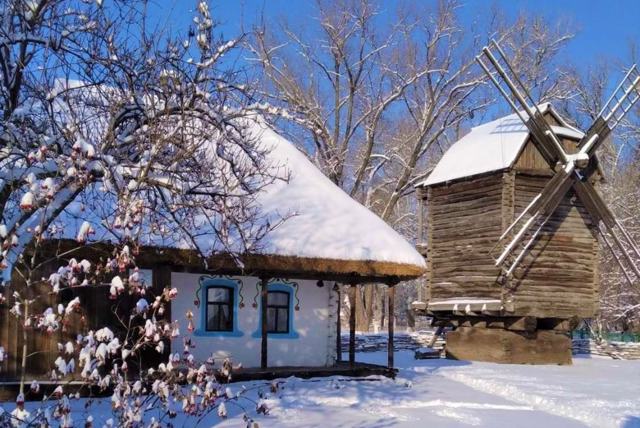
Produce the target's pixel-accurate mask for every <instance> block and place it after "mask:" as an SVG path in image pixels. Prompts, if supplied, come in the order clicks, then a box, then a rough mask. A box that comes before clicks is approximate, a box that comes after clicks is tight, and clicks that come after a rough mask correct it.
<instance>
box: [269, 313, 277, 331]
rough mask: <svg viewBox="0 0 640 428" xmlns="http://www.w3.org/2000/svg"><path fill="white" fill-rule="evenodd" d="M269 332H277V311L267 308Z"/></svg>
mask: <svg viewBox="0 0 640 428" xmlns="http://www.w3.org/2000/svg"><path fill="white" fill-rule="evenodd" d="M267 331H276V309H274V308H269V307H268V308H267Z"/></svg>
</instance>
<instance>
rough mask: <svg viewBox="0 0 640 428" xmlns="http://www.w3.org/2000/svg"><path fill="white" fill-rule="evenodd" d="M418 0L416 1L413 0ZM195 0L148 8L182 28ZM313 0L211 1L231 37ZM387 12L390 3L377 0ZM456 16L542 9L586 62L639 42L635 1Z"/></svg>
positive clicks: (539, 3)
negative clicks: (567, 26) (567, 30)
mask: <svg viewBox="0 0 640 428" xmlns="http://www.w3.org/2000/svg"><path fill="white" fill-rule="evenodd" d="M416 1H421V0H416ZM195 3H196V2H195V0H151V5H150V12H151V13H152V15H153V16H154V18H155V19H157V20H158V22H159V23H161V26H162V27H165V28H166V27H173V28H185V27H186V26H187V25H188V24H189V22H190V20H191V18H192V16H193V15H192V13H191V10H193V8H194V7H195ZM314 3H315V1H313V0H309V1H303V0H213V1H212V3H211V5H212V8H213V15H214V16H215V17H216V18H217V19H218V20H220V21H221V22H222V24H223V25H222V27H221V29H222V31H223V32H224V33H225V35H226V36H227V37H232V36H233V35H234V34H237V32H238V31H239V29H240V25H241V23H242V22H243V23H244V24H245V25H246V26H248V27H250V26H251V25H252V24H254V23H256V22H259V20H260V17H261V15H262V14H263V13H264V16H265V18H266V19H268V20H272V19H276V20H277V19H278V18H280V17H285V18H287V19H289V20H296V23H299V24H304V22H305V21H309V22H311V20H312V19H313V16H314V11H313V9H314ZM382 4H383V6H382V7H383V9H387V10H389V11H390V12H392V11H393V9H394V8H395V5H396V4H397V3H396V2H393V1H386V2H383V3H382ZM462 4H463V7H462V9H461V16H462V19H463V21H464V22H471V21H472V20H473V19H474V18H475V17H476V16H478V15H481V16H482V14H485V13H487V10H488V9H490V8H491V7H492V5H494V4H496V5H498V6H499V7H500V8H501V9H503V10H504V11H505V12H506V13H507V14H508V15H510V16H515V15H517V14H518V13H519V12H520V11H523V10H524V11H529V12H534V13H538V14H543V15H545V16H547V17H550V18H560V19H563V20H564V21H565V22H570V23H571V24H572V25H573V26H574V27H575V28H576V30H577V31H578V33H577V35H576V37H575V39H574V40H573V41H572V42H571V43H570V44H569V45H568V46H567V49H566V50H565V51H564V53H563V55H565V56H566V59H567V60H568V61H570V62H572V63H575V64H580V63H582V62H587V63H588V64H591V63H593V62H595V61H596V60H598V59H608V58H611V57H618V58H622V57H624V58H626V57H628V52H629V41H631V40H635V41H636V43H638V44H640V22H639V18H640V1H637V0H625V1H621V0H618V1H616V0H609V1H602V0H597V1H595V0H592V1H587V0H536V1H533V0H497V1H481V0H475V1H474V0H467V1H464V2H462Z"/></svg>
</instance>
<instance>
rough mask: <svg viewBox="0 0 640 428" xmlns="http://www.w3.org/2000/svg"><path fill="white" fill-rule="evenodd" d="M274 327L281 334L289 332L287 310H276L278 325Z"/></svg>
mask: <svg viewBox="0 0 640 428" xmlns="http://www.w3.org/2000/svg"><path fill="white" fill-rule="evenodd" d="M276 327H277V330H278V331H279V332H281V333H287V332H288V331H289V308H286V309H285V308H280V309H278V325H277V326H276Z"/></svg>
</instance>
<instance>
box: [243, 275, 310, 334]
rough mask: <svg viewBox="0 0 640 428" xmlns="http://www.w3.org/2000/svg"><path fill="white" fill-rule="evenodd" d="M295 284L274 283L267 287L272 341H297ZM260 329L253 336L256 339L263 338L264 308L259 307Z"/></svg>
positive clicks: (268, 321) (268, 323)
mask: <svg viewBox="0 0 640 428" xmlns="http://www.w3.org/2000/svg"><path fill="white" fill-rule="evenodd" d="M296 287H298V284H296V283H295V282H291V283H290V282H272V283H270V284H268V285H267V308H266V309H267V311H266V312H267V313H266V317H265V318H266V324H267V325H266V327H267V328H266V330H267V335H268V336H269V338H270V339H297V338H298V337H300V336H299V334H298V332H297V331H296V323H295V321H296V320H295V312H294V301H295V300H296V299H297V297H296ZM257 315H258V328H257V330H255V331H254V332H253V334H252V335H251V336H252V337H254V338H256V339H260V338H261V337H262V308H261V306H259V307H258V313H257Z"/></svg>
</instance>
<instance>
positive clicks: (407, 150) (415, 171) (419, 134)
mask: <svg viewBox="0 0 640 428" xmlns="http://www.w3.org/2000/svg"><path fill="white" fill-rule="evenodd" d="M382 7H383V6H382V4H379V3H378V2H374V1H367V0H360V1H355V0H354V1H351V0H345V1H341V2H337V3H336V2H318V7H317V13H318V17H317V22H318V24H317V28H313V29H311V30H309V29H308V28H306V29H296V28H293V27H292V25H290V24H287V23H284V24H283V25H282V26H281V27H277V26H274V27H275V28H278V30H275V29H270V28H269V26H266V27H265V28H263V29H261V30H260V31H258V32H257V35H256V37H255V38H254V39H251V40H250V49H251V50H252V52H253V53H254V58H253V59H254V60H255V61H256V62H257V63H258V64H259V66H260V67H261V69H262V70H264V74H265V76H266V77H267V81H266V82H265V83H264V85H263V87H264V93H265V95H266V96H267V99H268V100H269V101H270V103H269V104H268V105H265V106H264V108H263V110H264V111H265V112H266V113H268V114H270V115H272V116H276V117H281V118H284V119H285V120H286V122H287V123H288V124H290V125H291V129H292V132H294V133H297V135H299V136H300V138H301V139H306V140H309V141H312V142H313V146H312V147H307V149H308V150H309V152H310V153H311V154H312V156H313V157H315V159H316V161H317V163H318V164H319V166H320V167H321V168H323V170H324V172H325V173H326V174H327V175H328V176H329V177H330V178H331V179H332V180H333V181H334V182H335V183H336V184H338V185H340V186H342V188H343V189H344V190H345V191H346V192H347V193H349V194H350V195H351V196H352V197H354V198H356V199H358V200H359V201H361V202H362V203H363V204H364V205H365V206H367V207H369V208H371V209H373V210H374V211H375V212H376V213H378V214H379V215H380V216H381V217H382V218H383V219H384V220H385V221H387V222H389V223H390V224H391V225H392V226H394V227H396V228H397V229H398V230H400V231H401V232H403V233H405V235H406V236H407V237H413V236H415V230H416V227H415V223H416V221H415V212H416V209H415V202H414V198H413V193H414V186H415V185H416V184H417V183H418V182H419V181H420V180H421V179H423V178H424V177H425V176H426V174H427V173H428V172H429V168H430V167H431V166H432V165H433V164H434V162H435V161H437V159H438V158H439V156H440V155H441V154H442V152H443V150H444V149H445V148H446V147H447V146H448V145H449V144H450V142H452V141H454V140H456V139H457V138H459V137H460V136H461V134H462V132H464V130H465V129H467V128H468V127H469V125H470V124H472V123H474V117H475V116H476V115H477V114H478V115H479V114H482V113H484V110H486V108H487V107H488V106H489V105H491V104H492V102H493V100H492V99H491V98H489V96H488V95H487V92H486V91H484V90H483V88H484V86H485V83H486V82H485V76H484V75H483V73H482V71H481V70H480V69H479V67H477V66H476V65H475V63H474V56H475V55H476V54H477V52H478V51H479V49H480V47H481V46H482V44H483V43H485V42H486V41H487V40H488V38H490V37H495V38H498V39H500V40H501V41H503V42H504V41H505V40H506V41H507V42H508V43H507V44H508V45H509V46H513V47H514V50H515V51H516V52H517V56H516V58H515V62H514V63H515V65H516V67H518V69H521V70H524V71H526V72H525V73H523V79H524V80H526V81H527V84H529V85H530V86H532V87H533V88H535V90H536V94H537V96H538V98H539V99H541V100H545V101H548V100H553V99H564V98H566V97H568V96H570V92H569V89H568V86H566V85H564V84H563V83H561V82H563V81H564V80H563V79H562V78H559V77H562V71H561V70H562V69H559V70H560V71H557V72H554V71H553V70H554V69H555V65H556V64H555V63H554V62H553V61H554V59H555V57H556V55H557V53H558V51H559V49H560V48H561V47H562V46H563V45H564V44H565V43H566V42H567V41H568V40H569V39H570V38H571V33H569V32H568V31H567V30H566V28H564V27H560V26H558V27H555V26H552V25H549V23H548V22H546V21H545V20H542V19H540V18H527V17H519V18H518V19H516V20H515V21H514V22H508V21H506V20H504V19H503V18H501V17H500V14H499V12H498V11H496V12H494V14H493V15H492V19H491V23H490V24H489V25H488V26H483V27H482V28H476V29H471V30H469V29H466V28H464V26H463V25H462V24H461V22H460V19H459V16H458V8H459V5H458V3H457V2H455V1H441V2H438V3H437V4H436V5H435V6H433V7H425V8H420V7H415V8H413V9H410V8H405V9H402V8H401V9H399V10H398V11H397V12H396V14H395V15H393V18H392V19H389V17H388V16H386V17H385V18H386V20H385V19H383V17H381V16H380V14H379V10H380V9H381V8H382ZM389 21H391V23H389ZM280 29H281V31H280ZM280 33H282V34H284V36H283V37H279V36H278V35H277V34H280ZM373 290H374V288H372V287H366V288H365V290H363V293H369V295H368V296H365V295H362V296H361V297H362V303H364V304H363V305H360V307H361V308H364V313H363V314H362V317H359V318H362V319H364V322H363V323H359V328H367V327H368V326H369V325H370V322H371V315H372V314H373V309H374V306H376V305H374V302H377V301H378V300H379V299H377V298H374V296H373V294H372V293H374V291H373ZM377 306H379V307H381V306H384V305H377ZM367 314H368V315H367Z"/></svg>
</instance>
